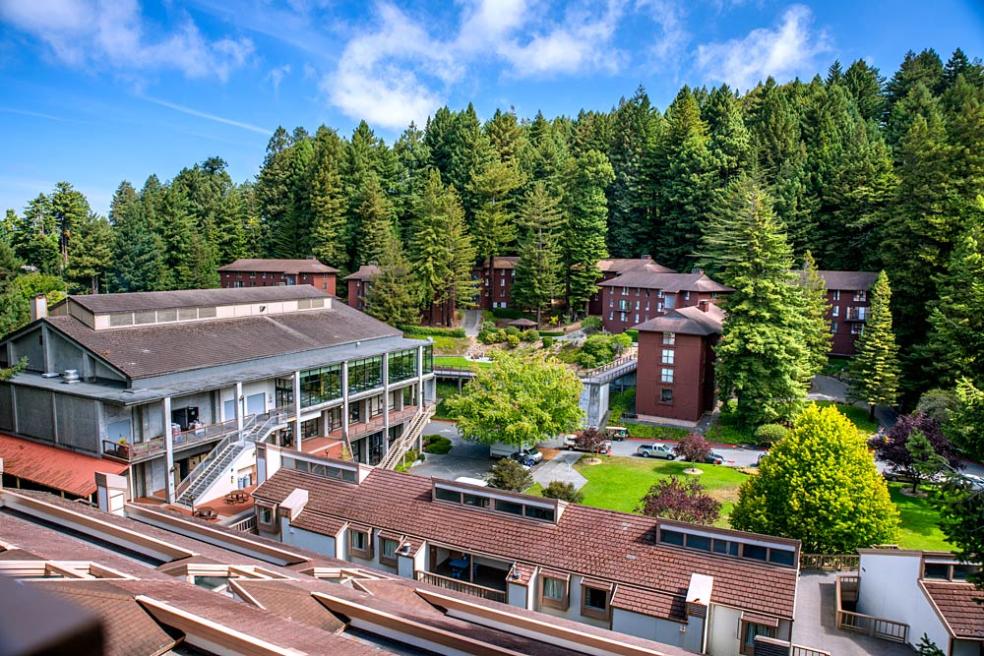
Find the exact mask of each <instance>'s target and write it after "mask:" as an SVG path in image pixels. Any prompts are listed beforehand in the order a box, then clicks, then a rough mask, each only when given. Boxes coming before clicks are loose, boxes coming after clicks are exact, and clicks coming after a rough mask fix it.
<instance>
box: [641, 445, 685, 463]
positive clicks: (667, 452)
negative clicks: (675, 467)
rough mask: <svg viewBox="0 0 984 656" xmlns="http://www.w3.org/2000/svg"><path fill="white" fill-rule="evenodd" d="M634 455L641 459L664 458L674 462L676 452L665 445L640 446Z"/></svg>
mask: <svg viewBox="0 0 984 656" xmlns="http://www.w3.org/2000/svg"><path fill="white" fill-rule="evenodd" d="M636 455H637V456H642V457H643V458H665V459H666V460H676V452H674V451H673V448H672V447H669V446H666V445H665V444H659V443H658V442H657V443H655V444H641V445H639V448H638V449H636Z"/></svg>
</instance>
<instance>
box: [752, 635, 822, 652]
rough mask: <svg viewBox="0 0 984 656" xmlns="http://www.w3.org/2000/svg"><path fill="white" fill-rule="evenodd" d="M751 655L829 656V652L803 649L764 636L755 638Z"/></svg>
mask: <svg viewBox="0 0 984 656" xmlns="http://www.w3.org/2000/svg"><path fill="white" fill-rule="evenodd" d="M753 653H754V654H755V656H760V655H766V654H768V655H772V654H782V655H783V656H831V653H830V652H829V651H824V650H823V649H814V648H813V647H805V646H803V645H797V644H794V643H791V642H789V641H788V640H779V639H778V638H770V637H768V636H764V635H757V636H755V650H754V652H753Z"/></svg>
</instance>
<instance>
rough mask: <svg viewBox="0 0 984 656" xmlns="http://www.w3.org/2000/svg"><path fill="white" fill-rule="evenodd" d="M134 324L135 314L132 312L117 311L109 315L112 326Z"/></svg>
mask: <svg viewBox="0 0 984 656" xmlns="http://www.w3.org/2000/svg"><path fill="white" fill-rule="evenodd" d="M132 324H133V314H131V313H130V312H117V313H115V314H111V315H109V325H110V326H129V325H132Z"/></svg>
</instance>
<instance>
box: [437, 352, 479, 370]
mask: <svg viewBox="0 0 984 656" xmlns="http://www.w3.org/2000/svg"><path fill="white" fill-rule="evenodd" d="M490 364H491V363H489V362H475V361H474V360H469V359H468V358H466V357H465V356H463V355H435V356H434V366H435V367H454V368H455V369H484V368H485V367H488V366H489V365H490Z"/></svg>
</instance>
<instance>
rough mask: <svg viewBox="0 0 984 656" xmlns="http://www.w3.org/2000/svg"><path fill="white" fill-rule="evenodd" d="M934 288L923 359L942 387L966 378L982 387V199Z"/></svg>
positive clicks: (983, 372) (983, 253)
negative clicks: (935, 294) (935, 288)
mask: <svg viewBox="0 0 984 656" xmlns="http://www.w3.org/2000/svg"><path fill="white" fill-rule="evenodd" d="M938 288H939V298H938V299H934V300H932V301H931V302H930V304H929V307H930V315H929V323H930V326H931V328H930V332H929V337H928V343H927V345H926V350H927V354H926V357H925V358H923V360H924V361H925V362H927V363H928V364H929V366H930V367H931V368H932V369H933V372H934V373H935V381H934V382H937V383H939V384H940V385H941V386H945V387H949V386H951V385H953V384H954V383H955V382H956V381H957V380H958V379H959V378H961V377H967V378H969V379H971V380H973V381H974V383H975V384H976V385H977V386H978V387H981V388H984V367H982V363H984V199H979V200H978V213H977V215H976V216H973V217H971V218H970V220H969V221H968V225H967V227H966V229H965V230H964V232H963V233H962V234H961V235H960V238H959V239H958V240H957V243H956V246H955V248H954V250H953V254H952V255H951V256H950V262H949V265H948V267H947V269H946V272H945V273H944V274H943V275H942V276H941V277H940V281H939V285H938Z"/></svg>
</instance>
